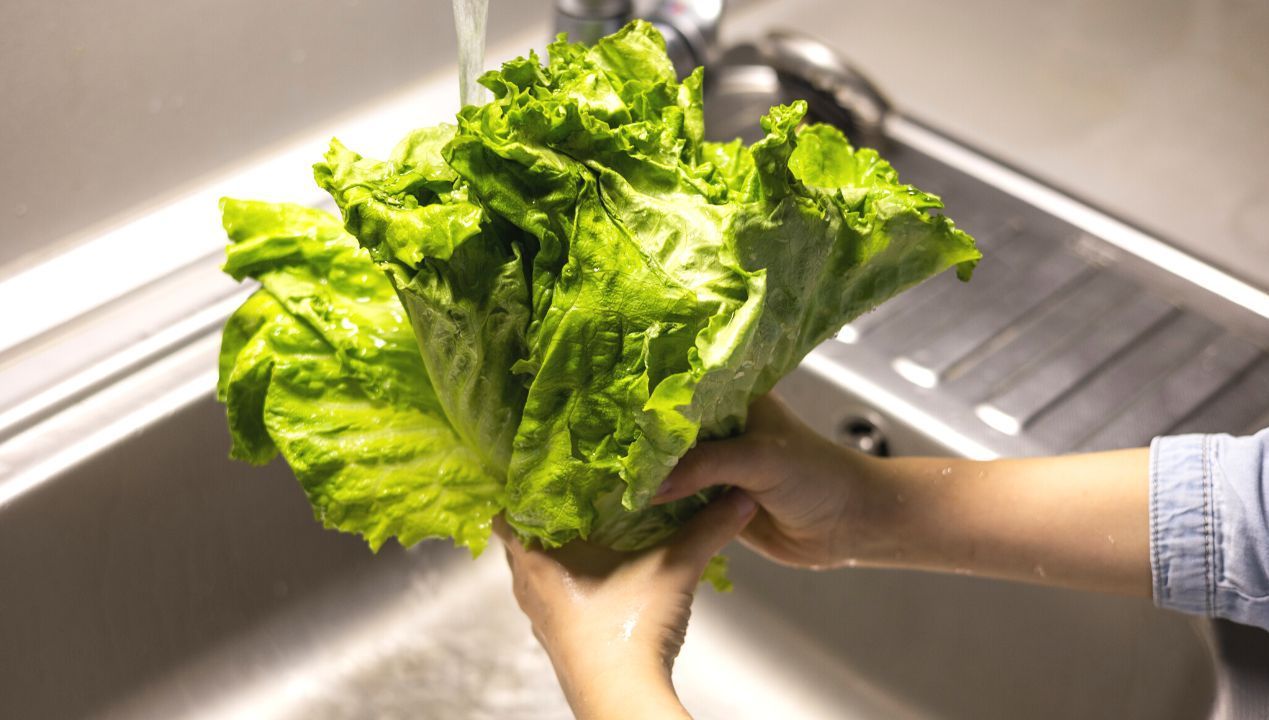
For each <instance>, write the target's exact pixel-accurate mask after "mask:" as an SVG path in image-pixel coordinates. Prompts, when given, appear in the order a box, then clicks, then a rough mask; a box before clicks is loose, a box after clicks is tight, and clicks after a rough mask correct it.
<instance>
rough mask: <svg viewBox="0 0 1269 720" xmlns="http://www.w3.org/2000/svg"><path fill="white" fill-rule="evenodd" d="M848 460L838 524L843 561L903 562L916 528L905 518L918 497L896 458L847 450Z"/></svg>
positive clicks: (859, 562)
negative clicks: (910, 535)
mask: <svg viewBox="0 0 1269 720" xmlns="http://www.w3.org/2000/svg"><path fill="white" fill-rule="evenodd" d="M845 462H846V470H847V472H846V477H847V478H849V480H848V489H847V492H846V502H845V505H844V507H843V511H842V518H841V521H840V522H839V524H838V525H839V527H840V528H841V540H840V548H839V550H838V555H839V556H840V561H841V563H842V564H845V565H854V564H856V563H858V564H861V565H887V566H893V565H895V564H897V563H898V564H901V562H900V561H902V560H903V558H904V555H905V552H906V551H905V547H904V544H905V543H908V542H909V541H910V540H911V539H912V538H911V537H909V534H910V533H911V532H912V531H913V528H911V527H909V526H910V525H911V523H909V522H906V520H905V519H906V518H908V517H909V516H910V514H911V512H912V507H913V505H912V503H913V502H914V501H916V502H919V498H915V497H913V495H914V493H913V492H912V489H911V488H908V487H906V486H905V484H904V482H903V478H902V476H901V474H900V473H899V472H898V470H899V469H898V468H897V467H896V463H895V461H894V460H891V459H889V458H880V457H875V456H873V455H867V454H865V453H861V452H856V451H848V452H847V454H846V460H845Z"/></svg>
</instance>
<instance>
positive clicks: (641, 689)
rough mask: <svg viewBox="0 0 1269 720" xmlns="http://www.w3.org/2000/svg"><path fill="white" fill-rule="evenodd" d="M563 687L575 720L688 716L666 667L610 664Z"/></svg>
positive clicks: (564, 684)
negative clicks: (645, 667) (644, 667)
mask: <svg viewBox="0 0 1269 720" xmlns="http://www.w3.org/2000/svg"><path fill="white" fill-rule="evenodd" d="M561 680H564V679H563V678H561ZM562 686H563V687H564V694H565V696H566V697H567V699H568V704H569V706H570V707H571V708H572V709H573V714H574V715H576V716H577V718H578V720H608V719H609V718H630V719H631V720H642V719H643V718H648V719H649V720H651V719H653V718H656V719H657V720H660V719H661V718H667V719H669V720H676V719H678V718H688V719H689V720H690V717H691V716H690V715H688V713H687V711H686V710H685V709H684V708H683V705H682V703H681V702H679V698H678V694H677V693H676V692H675V691H674V685H673V684H672V683H671V681H670V673H669V671H668V670H665V669H660V670H657V669H652V668H648V669H640V668H632V667H613V668H611V669H610V670H609V671H600V672H591V673H588V674H587V676H586V678H585V680H584V681H580V682H568V681H564V682H562Z"/></svg>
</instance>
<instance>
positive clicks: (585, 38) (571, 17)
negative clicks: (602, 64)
mask: <svg viewBox="0 0 1269 720" xmlns="http://www.w3.org/2000/svg"><path fill="white" fill-rule="evenodd" d="M633 18H634V2H633V0H556V2H555V33H556V34H557V35H558V34H559V33H568V39H569V40H570V41H572V42H583V43H586V44H588V45H589V44H591V43H594V42H595V41H596V40H598V39H599V38H601V37H603V36H605V35H611V34H612V33H615V32H617V31H618V30H620V29H621V28H622V26H624V25H625V24H626V23H628V22H630V21H631V19H633Z"/></svg>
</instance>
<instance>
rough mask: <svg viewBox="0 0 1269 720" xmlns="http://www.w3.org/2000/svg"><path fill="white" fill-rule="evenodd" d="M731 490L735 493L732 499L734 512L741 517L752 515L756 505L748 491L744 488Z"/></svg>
mask: <svg viewBox="0 0 1269 720" xmlns="http://www.w3.org/2000/svg"><path fill="white" fill-rule="evenodd" d="M732 492H734V493H736V497H735V498H734V499H733V500H732V502H734V503H735V504H736V514H737V515H739V516H740V517H742V518H744V517H749V516H750V515H752V514H753V511H754V510H755V509H756V508H757V506H758V505H757V503H755V502H754V500H753V498H752V497H750V496H749V493H747V492H745V491H744V490H733V491H732Z"/></svg>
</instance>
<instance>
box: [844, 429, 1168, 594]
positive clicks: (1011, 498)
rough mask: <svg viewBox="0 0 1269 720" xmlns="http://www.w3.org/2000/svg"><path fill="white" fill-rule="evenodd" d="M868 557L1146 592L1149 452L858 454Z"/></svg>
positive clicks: (863, 556)
mask: <svg viewBox="0 0 1269 720" xmlns="http://www.w3.org/2000/svg"><path fill="white" fill-rule="evenodd" d="M855 461H856V462H859V463H863V464H864V465H865V467H863V468H862V471H861V473H860V475H859V477H862V478H865V479H864V480H862V481H861V484H862V490H861V492H860V494H859V496H860V502H858V503H855V504H854V505H853V509H852V510H851V515H852V516H851V517H848V518H846V519H845V523H846V524H847V525H848V526H850V525H853V526H854V527H855V528H857V531H856V532H854V533H852V535H853V541H852V542H851V543H849V545H850V546H851V550H852V552H854V553H855V555H856V560H857V561H858V562H859V563H862V564H870V565H878V566H889V567H911V568H921V569H927V570H939V571H945V572H961V573H969V574H975V575H981V576H986V577H995V578H1004V579H1010V580H1020V581H1026V582H1034V583H1040V584H1047V585H1057V586H1063V587H1072V588H1080V589H1086V590H1100V591H1106V592H1117V593H1124V594H1133V595H1145V596H1149V595H1150V592H1151V575H1150V560H1149V557H1150V555H1149V552H1150V544H1149V543H1150V540H1149V532H1150V530H1149V475H1148V451H1147V450H1145V449H1138V450H1121V451H1117V452H1111V453H1098V454H1092V455H1074V456H1067V457H1057V458H1036V459H1017V460H997V461H991V462H975V461H969V460H951V459H946V458H896V459H889V460H879V459H873V458H857V459H856V460H855Z"/></svg>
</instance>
